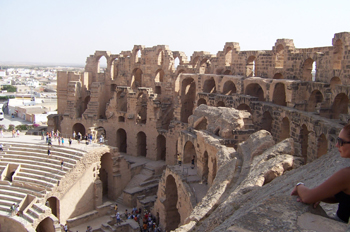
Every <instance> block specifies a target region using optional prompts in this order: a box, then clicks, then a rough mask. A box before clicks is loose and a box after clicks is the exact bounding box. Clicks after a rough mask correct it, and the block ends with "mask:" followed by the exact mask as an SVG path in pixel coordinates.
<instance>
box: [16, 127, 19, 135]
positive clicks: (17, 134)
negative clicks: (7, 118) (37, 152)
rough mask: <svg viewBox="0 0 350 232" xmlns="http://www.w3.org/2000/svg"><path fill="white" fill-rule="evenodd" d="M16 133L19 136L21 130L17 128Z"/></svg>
mask: <svg viewBox="0 0 350 232" xmlns="http://www.w3.org/2000/svg"><path fill="white" fill-rule="evenodd" d="M16 133H17V137H19V130H18V129H17V131H16Z"/></svg>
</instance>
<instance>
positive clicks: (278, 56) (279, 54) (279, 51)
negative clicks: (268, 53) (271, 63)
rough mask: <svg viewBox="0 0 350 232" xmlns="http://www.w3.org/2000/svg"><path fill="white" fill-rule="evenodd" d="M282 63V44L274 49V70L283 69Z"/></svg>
mask: <svg viewBox="0 0 350 232" xmlns="http://www.w3.org/2000/svg"><path fill="white" fill-rule="evenodd" d="M283 63H284V47H283V45H282V44H279V45H277V47H276V64H275V68H283Z"/></svg>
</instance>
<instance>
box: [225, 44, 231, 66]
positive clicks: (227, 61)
mask: <svg viewBox="0 0 350 232" xmlns="http://www.w3.org/2000/svg"><path fill="white" fill-rule="evenodd" d="M231 60H232V48H231V47H227V48H226V54H225V66H230V65H231Z"/></svg>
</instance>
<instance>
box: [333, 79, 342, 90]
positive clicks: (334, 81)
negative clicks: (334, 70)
mask: <svg viewBox="0 0 350 232" xmlns="http://www.w3.org/2000/svg"><path fill="white" fill-rule="evenodd" d="M341 84H342V83H341V80H340V78H339V77H332V79H331V87H332V88H334V86H336V85H341Z"/></svg>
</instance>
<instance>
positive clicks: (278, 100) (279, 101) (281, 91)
mask: <svg viewBox="0 0 350 232" xmlns="http://www.w3.org/2000/svg"><path fill="white" fill-rule="evenodd" d="M272 103H274V104H276V105H280V106H286V105H287V103H286V91H285V86H284V84H283V83H277V84H276V85H275V89H274V90H273V100H272Z"/></svg>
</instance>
